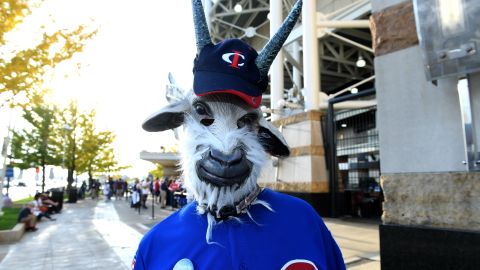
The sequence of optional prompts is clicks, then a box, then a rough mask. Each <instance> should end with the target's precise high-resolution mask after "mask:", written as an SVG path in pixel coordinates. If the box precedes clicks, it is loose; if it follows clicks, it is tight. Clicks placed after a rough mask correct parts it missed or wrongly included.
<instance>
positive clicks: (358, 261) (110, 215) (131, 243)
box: [0, 199, 380, 270]
mask: <svg viewBox="0 0 480 270" xmlns="http://www.w3.org/2000/svg"><path fill="white" fill-rule="evenodd" d="M151 209H152V207H151V205H150V206H149V208H148V209H142V210H141V211H140V213H139V212H137V211H135V210H134V209H131V208H130V206H129V204H128V203H127V202H126V201H125V200H118V201H115V200H112V201H109V202H105V201H103V200H98V201H92V200H91V199H87V200H83V201H79V202H78V203H76V204H64V210H63V211H62V213H61V214H58V215H55V218H57V221H48V220H47V221H42V222H41V223H40V224H38V227H39V230H38V231H36V232H33V233H30V232H28V233H25V235H24V236H23V237H22V239H21V240H20V241H19V242H17V243H15V244H11V245H0V260H1V259H2V257H3V260H2V261H1V263H0V270H1V269H9V270H10V269H19V270H21V269H32V270H37V269H38V270H60V269H69V270H77V269H109V270H117V269H119V270H120V269H121V270H125V269H130V263H131V260H132V257H133V255H134V254H135V250H136V248H137V245H138V242H139V241H140V239H141V237H142V235H143V234H144V233H145V232H147V231H148V230H149V229H150V228H151V227H152V226H153V225H154V224H156V223H158V222H159V221H160V220H162V219H163V218H165V217H166V216H168V215H169V214H171V213H172V211H170V210H165V209H160V208H159V207H158V205H155V208H154V210H155V212H154V214H153V217H154V218H153V219H152V212H151ZM325 223H326V224H327V226H328V228H329V229H330V230H331V232H332V234H333V235H334V237H335V239H336V240H337V242H338V244H339V245H340V248H341V249H342V252H343V256H344V259H345V262H346V263H347V267H348V269H351V270H364V269H365V270H366V269H368V270H377V269H380V263H379V256H378V255H379V254H378V251H379V241H378V225H376V224H372V223H367V222H352V221H345V220H340V219H325Z"/></svg>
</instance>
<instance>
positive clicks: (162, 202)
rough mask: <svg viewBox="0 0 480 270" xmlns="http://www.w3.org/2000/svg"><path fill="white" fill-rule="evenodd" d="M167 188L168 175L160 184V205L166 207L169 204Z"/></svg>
mask: <svg viewBox="0 0 480 270" xmlns="http://www.w3.org/2000/svg"><path fill="white" fill-rule="evenodd" d="M167 190H168V180H167V178H166V177H164V178H163V180H162V183H161V184H160V207H161V208H165V206H166V205H167Z"/></svg>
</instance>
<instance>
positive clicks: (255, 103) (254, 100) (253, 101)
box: [196, 89, 262, 109]
mask: <svg viewBox="0 0 480 270" xmlns="http://www.w3.org/2000/svg"><path fill="white" fill-rule="evenodd" d="M219 93H223V94H232V95H235V96H237V97H240V98H241V99H243V100H244V101H245V102H246V103H247V104H248V105H249V106H250V107H253V108H255V109H256V108H258V107H259V106H260V103H262V96H258V97H251V96H249V95H247V94H245V93H242V92H239V91H237V90H233V89H229V90H215V91H212V92H208V93H203V94H196V95H197V96H199V97H203V96H206V95H209V94H219Z"/></svg>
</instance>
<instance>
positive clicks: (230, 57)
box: [222, 51, 245, 69]
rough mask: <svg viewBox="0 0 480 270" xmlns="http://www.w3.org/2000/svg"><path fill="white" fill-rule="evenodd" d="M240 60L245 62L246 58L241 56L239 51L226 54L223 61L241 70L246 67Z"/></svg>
mask: <svg viewBox="0 0 480 270" xmlns="http://www.w3.org/2000/svg"><path fill="white" fill-rule="evenodd" d="M240 58H241V59H242V60H245V56H244V55H243V54H241V53H240V52H239V51H233V52H231V53H224V54H223V55H222V59H223V61H225V62H227V63H229V64H231V65H230V66H231V67H233V68H237V69H239V68H240V67H243V65H245V63H244V62H239V61H240Z"/></svg>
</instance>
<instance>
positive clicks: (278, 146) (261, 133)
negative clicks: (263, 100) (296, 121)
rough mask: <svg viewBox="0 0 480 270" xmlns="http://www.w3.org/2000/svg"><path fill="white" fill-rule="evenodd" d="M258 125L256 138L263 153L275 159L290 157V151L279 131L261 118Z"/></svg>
mask: <svg viewBox="0 0 480 270" xmlns="http://www.w3.org/2000/svg"><path fill="white" fill-rule="evenodd" d="M259 124H260V126H259V128H258V134H257V136H258V139H259V141H260V144H262V146H263V148H264V149H265V151H267V152H268V153H269V154H270V155H272V156H275V157H287V156H288V155H290V149H289V148H288V145H287V142H286V141H285V139H284V138H283V136H282V134H281V133H280V131H279V130H278V129H277V128H276V127H275V126H273V125H272V124H271V123H270V122H268V121H267V120H265V118H263V117H262V118H260V121H259Z"/></svg>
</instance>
